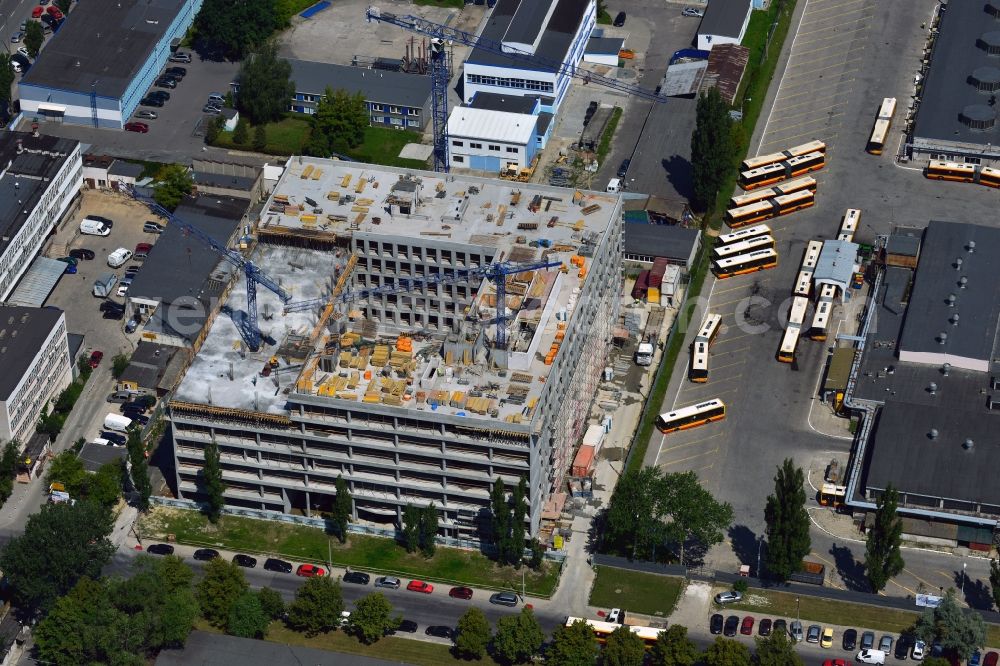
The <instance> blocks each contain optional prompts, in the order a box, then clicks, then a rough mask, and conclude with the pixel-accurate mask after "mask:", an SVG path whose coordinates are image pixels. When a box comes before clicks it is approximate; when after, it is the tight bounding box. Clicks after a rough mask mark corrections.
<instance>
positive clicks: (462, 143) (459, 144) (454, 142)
mask: <svg viewBox="0 0 1000 666" xmlns="http://www.w3.org/2000/svg"><path fill="white" fill-rule="evenodd" d="M451 145H453V146H457V147H459V148H462V147H463V146H465V142H464V141H454V140H452V142H451Z"/></svg>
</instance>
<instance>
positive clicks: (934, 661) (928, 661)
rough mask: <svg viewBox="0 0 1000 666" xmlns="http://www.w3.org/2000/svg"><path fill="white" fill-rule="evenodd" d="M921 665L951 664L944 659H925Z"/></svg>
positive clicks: (937, 665)
mask: <svg viewBox="0 0 1000 666" xmlns="http://www.w3.org/2000/svg"><path fill="white" fill-rule="evenodd" d="M922 663H923V666H951V663H950V662H949V661H948V660H947V659H945V658H944V657H927V658H926V659H924V661H923V662H922Z"/></svg>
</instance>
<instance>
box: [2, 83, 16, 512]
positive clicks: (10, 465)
mask: <svg viewBox="0 0 1000 666" xmlns="http://www.w3.org/2000/svg"><path fill="white" fill-rule="evenodd" d="M2 64H3V63H0V65H2ZM20 448H21V447H20V444H18V441H17V440H16V439H12V440H10V441H9V442H7V444H6V445H5V446H4V447H3V454H2V455H0V506H3V505H4V503H5V502H6V501H7V500H8V499H10V496H11V494H13V492H14V477H16V476H17V456H18V454H19V452H20Z"/></svg>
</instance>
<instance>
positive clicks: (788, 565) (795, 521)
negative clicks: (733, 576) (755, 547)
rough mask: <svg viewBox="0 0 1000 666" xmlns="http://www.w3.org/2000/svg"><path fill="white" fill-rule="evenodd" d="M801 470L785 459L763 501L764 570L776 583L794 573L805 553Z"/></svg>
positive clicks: (806, 530)
mask: <svg viewBox="0 0 1000 666" xmlns="http://www.w3.org/2000/svg"><path fill="white" fill-rule="evenodd" d="M804 484H805V478H804V476H803V474H802V468H801V467H796V466H795V463H793V462H792V460H791V458H786V459H785V461H784V462H783V463H782V465H781V467H779V468H778V472H777V474H776V475H775V477H774V494H772V495H769V496H768V498H767V506H766V507H765V509H764V519H765V521H766V523H767V569H768V571H769V572H770V574H771V575H772V576H774V577H775V578H777V579H779V580H788V577H789V576H791V575H792V573H794V572H795V571H798V569H799V567H800V566H801V564H802V558H803V557H805V556H806V554H808V553H809V548H810V544H811V542H810V540H809V514H808V513H807V512H806V491H805V487H804Z"/></svg>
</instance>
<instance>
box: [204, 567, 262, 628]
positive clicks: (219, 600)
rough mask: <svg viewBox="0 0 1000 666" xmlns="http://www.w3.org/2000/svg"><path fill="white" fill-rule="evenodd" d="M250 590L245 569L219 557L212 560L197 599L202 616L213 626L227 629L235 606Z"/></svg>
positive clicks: (206, 570)
mask: <svg viewBox="0 0 1000 666" xmlns="http://www.w3.org/2000/svg"><path fill="white" fill-rule="evenodd" d="M249 589H250V586H249V585H248V584H247V580H246V577H245V576H244V575H243V569H242V568H240V567H239V566H238V565H237V564H235V563H233V562H227V561H226V560H224V559H222V558H219V557H217V558H215V559H214V560H210V561H209V562H208V564H206V565H205V575H204V577H203V578H202V579H201V581H200V582H199V583H198V593H197V598H198V603H199V604H200V605H201V614H202V616H204V618H205V619H206V620H208V622H209V624H211V625H212V626H215V627H219V628H220V629H225V628H226V626H227V625H228V624H229V613H230V611H231V610H232V608H233V604H235V603H236V600H237V599H239V598H240V597H241V596H243V594H244V593H245V592H246V591H247V590H249Z"/></svg>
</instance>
